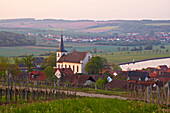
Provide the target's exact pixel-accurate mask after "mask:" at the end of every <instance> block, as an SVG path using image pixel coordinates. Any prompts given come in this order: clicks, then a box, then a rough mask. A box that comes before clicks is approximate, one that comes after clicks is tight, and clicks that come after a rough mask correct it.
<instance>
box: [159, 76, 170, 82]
mask: <svg viewBox="0 0 170 113" xmlns="http://www.w3.org/2000/svg"><path fill="white" fill-rule="evenodd" d="M157 79H158V80H159V81H162V82H168V81H169V80H170V78H167V77H157Z"/></svg>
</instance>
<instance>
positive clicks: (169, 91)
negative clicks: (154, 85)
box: [167, 82, 170, 105]
mask: <svg viewBox="0 0 170 113" xmlns="http://www.w3.org/2000/svg"><path fill="white" fill-rule="evenodd" d="M169 96H170V82H168V94H167V100H168V102H167V104H168V105H169V100H170V98H169Z"/></svg>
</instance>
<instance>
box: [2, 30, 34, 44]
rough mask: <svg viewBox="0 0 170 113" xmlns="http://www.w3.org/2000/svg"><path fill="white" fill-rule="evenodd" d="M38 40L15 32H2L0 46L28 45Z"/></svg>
mask: <svg viewBox="0 0 170 113" xmlns="http://www.w3.org/2000/svg"><path fill="white" fill-rule="evenodd" d="M35 44H36V41H35V40H33V39H29V38H28V36H25V35H24V34H17V33H13V32H6V31H1V32H0V46H26V45H35Z"/></svg>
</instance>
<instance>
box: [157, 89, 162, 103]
mask: <svg viewBox="0 0 170 113" xmlns="http://www.w3.org/2000/svg"><path fill="white" fill-rule="evenodd" d="M157 90H158V103H159V104H161V103H162V101H161V96H160V91H159V86H157Z"/></svg>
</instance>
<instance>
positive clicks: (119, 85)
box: [104, 79, 129, 89]
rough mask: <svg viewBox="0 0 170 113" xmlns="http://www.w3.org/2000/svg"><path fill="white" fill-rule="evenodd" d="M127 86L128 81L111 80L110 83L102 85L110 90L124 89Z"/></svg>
mask: <svg viewBox="0 0 170 113" xmlns="http://www.w3.org/2000/svg"><path fill="white" fill-rule="evenodd" d="M128 84H129V82H128V81H124V80H119V79H113V80H112V81H111V82H109V83H107V84H106V85H104V87H106V88H111V89H113V88H120V89H126V88H127V85H128Z"/></svg>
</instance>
